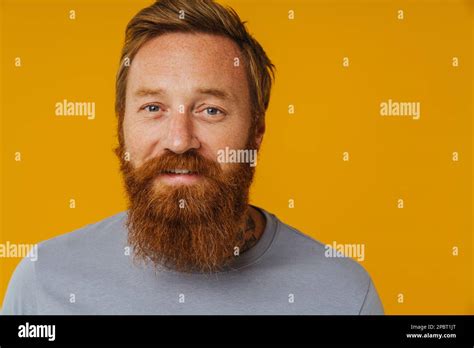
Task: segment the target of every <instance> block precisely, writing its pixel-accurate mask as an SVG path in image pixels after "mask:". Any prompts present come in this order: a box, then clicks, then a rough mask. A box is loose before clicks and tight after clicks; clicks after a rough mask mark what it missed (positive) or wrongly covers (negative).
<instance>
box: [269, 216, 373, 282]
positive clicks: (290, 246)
mask: <svg viewBox="0 0 474 348" xmlns="http://www.w3.org/2000/svg"><path fill="white" fill-rule="evenodd" d="M275 218H276V217H275ZM276 219H277V221H278V226H277V248H278V250H277V252H278V254H280V255H281V254H284V255H285V256H286V258H287V259H288V260H291V261H292V262H293V263H295V264H298V265H299V267H302V268H305V269H306V270H308V272H310V273H312V272H311V271H317V272H314V274H316V273H317V275H318V276H319V277H321V276H326V277H328V278H333V279H340V280H346V281H352V283H353V284H354V283H355V284H359V285H360V286H361V287H363V288H365V289H367V287H368V285H369V282H370V276H369V274H368V272H367V271H366V269H365V268H364V267H363V266H362V265H361V264H360V263H359V262H357V261H356V260H355V259H353V258H352V257H349V256H353V257H354V255H342V254H341V253H340V252H339V251H338V250H334V244H333V242H331V244H325V243H322V242H320V241H319V240H317V239H316V238H314V237H312V236H311V235H309V234H306V233H303V232H302V231H300V230H298V229H297V228H295V227H292V226H290V225H288V224H286V223H284V222H282V221H281V220H279V219H278V218H276ZM360 246H361V245H360ZM360 246H359V250H361V249H360ZM354 247H355V250H357V247H358V246H357V245H355V246H354ZM362 250H363V249H362ZM364 251H365V250H364Z"/></svg>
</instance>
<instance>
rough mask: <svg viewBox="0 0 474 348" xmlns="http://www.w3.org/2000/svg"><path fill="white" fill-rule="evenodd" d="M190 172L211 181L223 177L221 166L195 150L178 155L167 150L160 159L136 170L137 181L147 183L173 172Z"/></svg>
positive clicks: (144, 164)
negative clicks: (176, 170)
mask: <svg viewBox="0 0 474 348" xmlns="http://www.w3.org/2000/svg"><path fill="white" fill-rule="evenodd" d="M175 169H180V170H188V171H190V172H192V173H193V174H197V175H202V176H205V177H207V178H210V179H216V178H220V177H222V169H221V167H220V165H219V164H218V163H217V162H215V161H213V160H210V159H208V158H205V157H204V156H203V155H201V154H200V153H198V152H197V151H196V150H195V149H191V150H188V151H186V152H185V153H182V154H176V153H174V152H171V151H169V150H167V151H166V152H165V153H163V154H162V155H160V156H158V157H154V158H151V159H149V160H148V161H146V162H145V163H143V164H142V165H141V166H140V167H139V168H136V169H135V170H134V172H135V173H134V175H135V178H136V180H138V181H140V182H146V181H149V180H152V179H154V178H155V177H157V176H159V175H161V174H166V173H168V172H169V171H171V170H175Z"/></svg>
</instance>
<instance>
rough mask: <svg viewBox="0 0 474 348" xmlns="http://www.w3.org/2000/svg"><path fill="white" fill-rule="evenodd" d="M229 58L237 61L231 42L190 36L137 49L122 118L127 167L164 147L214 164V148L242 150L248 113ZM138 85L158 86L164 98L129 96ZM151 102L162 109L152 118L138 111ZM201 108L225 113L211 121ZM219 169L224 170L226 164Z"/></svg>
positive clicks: (240, 76)
mask: <svg viewBox="0 0 474 348" xmlns="http://www.w3.org/2000/svg"><path fill="white" fill-rule="evenodd" d="M235 57H238V58H239V59H240V61H241V62H242V57H241V53H240V50H239V48H238V46H237V45H236V44H235V43H234V42H233V41H232V40H230V39H228V38H224V37H221V36H216V35H209V34H194V33H172V34H166V35H162V36H159V37H157V38H155V39H152V40H150V41H149V42H148V43H146V44H145V45H144V46H143V47H142V48H141V49H140V50H139V51H138V53H137V55H136V56H135V58H134V59H133V61H132V64H131V66H130V71H129V76H128V85H127V91H126V107H125V117H124V136H125V146H126V148H127V151H129V153H130V155H131V162H132V164H133V165H135V166H140V165H141V164H142V163H143V162H144V161H146V160H148V159H150V158H153V157H156V156H159V155H161V154H162V153H163V151H165V149H168V150H171V151H173V152H175V153H178V154H180V153H184V152H186V151H187V150H189V149H192V148H194V149H198V151H199V152H200V153H201V154H202V155H203V156H205V157H207V158H209V159H213V160H217V151H218V150H219V149H224V148H225V147H226V146H228V147H229V148H232V149H240V148H243V147H244V146H245V143H246V140H247V135H248V130H249V127H250V125H251V118H252V117H253V115H252V114H251V110H250V96H249V92H248V91H249V88H248V83H247V79H246V73H245V68H244V66H243V64H240V66H239V67H235V66H234V59H235ZM143 87H147V88H150V89H151V88H161V89H163V90H164V91H165V94H164V95H160V96H159V97H158V96H147V97H141V98H137V97H135V96H134V92H135V91H136V90H138V89H140V88H143ZM199 88H216V89H222V90H224V91H226V92H228V93H229V94H231V95H233V96H234V97H235V98H234V99H232V100H228V101H225V100H220V98H217V97H215V96H208V95H201V94H199V93H196V90H197V89H199ZM153 102H158V103H160V104H162V105H163V112H160V113H155V114H156V117H154V115H153V113H150V112H149V111H147V110H140V107H142V106H143V105H145V104H147V103H153ZM206 106H211V107H214V106H215V107H221V108H224V109H225V112H226V115H225V116H224V117H214V118H212V116H209V115H207V114H206V111H203V110H202V109H203V108H205V107H206ZM180 108H181V109H180ZM183 111H184V113H183ZM262 136H263V134H260V135H259V139H257V144H260V142H261V137H262ZM221 165H222V167H223V169H224V170H225V166H226V164H221Z"/></svg>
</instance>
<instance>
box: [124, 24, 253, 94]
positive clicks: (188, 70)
mask: <svg viewBox="0 0 474 348" xmlns="http://www.w3.org/2000/svg"><path fill="white" fill-rule="evenodd" d="M236 59H238V64H237V66H236V64H235V63H236ZM143 87H150V88H155V87H160V88H164V89H173V88H183V87H189V88H191V87H193V88H202V87H207V88H214V87H220V88H226V89H229V90H234V91H235V90H239V89H242V88H245V89H247V79H246V73H245V68H244V64H243V57H242V53H241V51H240V49H239V47H238V46H237V44H236V43H235V42H234V41H232V40H231V39H229V38H227V37H223V36H218V35H213V34H204V33H168V34H164V35H161V36H158V37H155V38H153V39H151V40H150V41H148V42H147V43H145V44H144V45H143V46H142V47H141V48H140V49H139V51H138V52H137V54H136V56H135V57H134V59H133V61H132V64H131V66H130V71H129V76H128V89H129V90H132V92H133V90H134V89H138V88H143ZM240 93H241V92H240Z"/></svg>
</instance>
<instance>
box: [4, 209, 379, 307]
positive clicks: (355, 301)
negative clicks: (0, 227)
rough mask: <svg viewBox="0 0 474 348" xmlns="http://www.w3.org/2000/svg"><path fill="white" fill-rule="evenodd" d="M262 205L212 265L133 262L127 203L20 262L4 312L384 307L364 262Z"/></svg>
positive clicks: (57, 238) (61, 237)
mask: <svg viewBox="0 0 474 348" xmlns="http://www.w3.org/2000/svg"><path fill="white" fill-rule="evenodd" d="M259 209H260V208H259ZM260 211H261V212H262V213H263V214H264V215H265V217H266V227H265V231H264V233H263V235H262V237H261V238H260V240H259V241H258V243H257V244H256V245H255V246H254V247H253V248H251V249H250V250H248V251H247V252H244V253H242V254H241V255H240V256H238V257H236V258H235V262H234V263H233V264H232V265H231V266H230V267H228V268H227V269H225V270H224V271H222V272H218V273H214V274H204V273H180V272H174V271H169V270H158V271H157V269H156V268H155V267H153V266H152V265H151V264H149V265H143V264H137V263H134V262H132V261H133V260H132V257H133V256H132V255H130V254H131V252H132V251H130V249H131V248H130V247H128V246H127V230H126V228H125V225H124V223H125V220H126V213H125V212H123V213H120V214H117V215H114V216H112V217H110V218H107V219H105V220H102V221H100V222H98V223H96V224H93V225H88V226H86V227H83V228H81V229H79V230H77V231H74V232H71V233H67V234H64V235H61V236H59V237H55V238H52V239H49V240H47V241H44V242H42V243H40V244H39V245H38V249H37V253H38V254H37V260H36V261H33V260H34V259H35V258H27V257H26V258H24V259H22V260H21V262H20V263H19V265H18V266H17V268H16V270H15V272H14V274H13V276H12V278H11V280H10V283H9V285H8V289H7V293H6V296H5V299H4V302H3V308H2V311H1V314H356V315H357V314H383V307H382V304H381V302H380V299H379V296H378V294H377V291H376V289H375V287H374V284H373V282H372V281H371V279H370V276H369V275H368V274H367V272H366V271H365V270H364V268H363V267H362V266H360V265H359V264H358V263H357V262H355V261H354V260H352V259H350V258H345V257H327V256H325V246H324V245H323V244H321V243H320V242H318V241H316V240H314V239H312V238H310V237H308V236H306V235H304V234H302V233H301V232H299V231H297V230H296V229H294V228H292V227H290V226H288V225H286V224H284V223H282V222H281V221H280V220H279V219H278V218H277V217H276V216H275V215H273V214H270V213H268V212H267V211H265V210H263V209H260Z"/></svg>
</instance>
